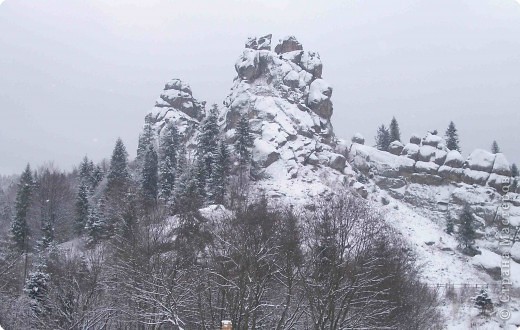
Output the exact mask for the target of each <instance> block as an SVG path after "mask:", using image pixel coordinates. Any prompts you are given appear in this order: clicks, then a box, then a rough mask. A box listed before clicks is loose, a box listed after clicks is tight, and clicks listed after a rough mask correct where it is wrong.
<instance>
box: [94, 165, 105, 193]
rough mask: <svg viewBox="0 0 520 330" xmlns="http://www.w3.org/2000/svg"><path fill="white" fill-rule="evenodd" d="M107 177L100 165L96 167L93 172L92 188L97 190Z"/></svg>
mask: <svg viewBox="0 0 520 330" xmlns="http://www.w3.org/2000/svg"><path fill="white" fill-rule="evenodd" d="M104 176H105V173H104V172H103V169H102V168H101V166H100V165H99V164H98V165H96V166H95V167H94V171H93V172H92V188H93V189H96V188H97V186H98V185H99V183H101V181H102V180H103V177H104Z"/></svg>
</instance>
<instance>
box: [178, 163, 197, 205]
mask: <svg viewBox="0 0 520 330" xmlns="http://www.w3.org/2000/svg"><path fill="white" fill-rule="evenodd" d="M202 205H203V197H202V196H201V193H200V183H199V180H198V179H197V173H196V171H195V169H185V170H184V172H183V173H182V175H181V176H180V177H179V180H178V182H177V185H176V186H175V210H176V211H177V212H178V213H193V212H197V210H198V209H199V208H201V207H202Z"/></svg>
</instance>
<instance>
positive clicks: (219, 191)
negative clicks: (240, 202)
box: [209, 141, 230, 204]
mask: <svg viewBox="0 0 520 330" xmlns="http://www.w3.org/2000/svg"><path fill="white" fill-rule="evenodd" d="M229 167H230V157H229V151H228V149H227V147H226V144H225V143H224V142H223V141H221V142H220V145H219V148H218V154H217V158H216V160H215V163H214V164H213V170H212V172H211V177H210V180H209V198H210V200H211V202H213V203H216V204H223V203H224V197H225V194H226V186H227V180H228V176H229Z"/></svg>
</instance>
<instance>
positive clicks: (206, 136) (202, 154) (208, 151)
mask: <svg viewBox="0 0 520 330" xmlns="http://www.w3.org/2000/svg"><path fill="white" fill-rule="evenodd" d="M218 135H219V129H218V108H217V105H216V104H214V105H213V107H212V108H211V110H210V112H209V115H208V116H207V117H206V118H205V119H204V121H203V122H202V125H201V128H200V133H199V136H198V138H197V149H196V151H197V153H196V156H197V159H198V161H199V162H201V163H203V164H204V173H205V175H206V177H204V181H206V180H207V179H208V178H209V177H211V171H212V168H213V163H214V161H215V157H216V154H217V151H218V142H217V141H218Z"/></svg>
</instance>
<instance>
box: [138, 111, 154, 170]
mask: <svg viewBox="0 0 520 330" xmlns="http://www.w3.org/2000/svg"><path fill="white" fill-rule="evenodd" d="M154 140H155V138H154V130H153V127H152V116H151V114H148V115H146V117H145V119H144V126H143V132H142V133H141V134H140V135H139V141H138V145H137V158H136V160H137V163H139V164H140V163H141V162H142V161H143V159H144V156H145V155H146V152H147V150H148V146H149V145H150V144H153V143H154Z"/></svg>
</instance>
